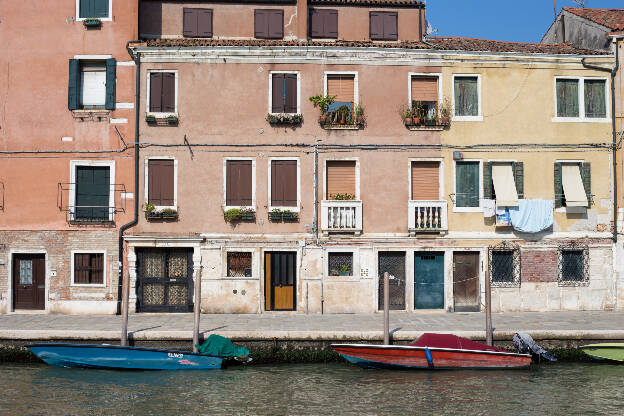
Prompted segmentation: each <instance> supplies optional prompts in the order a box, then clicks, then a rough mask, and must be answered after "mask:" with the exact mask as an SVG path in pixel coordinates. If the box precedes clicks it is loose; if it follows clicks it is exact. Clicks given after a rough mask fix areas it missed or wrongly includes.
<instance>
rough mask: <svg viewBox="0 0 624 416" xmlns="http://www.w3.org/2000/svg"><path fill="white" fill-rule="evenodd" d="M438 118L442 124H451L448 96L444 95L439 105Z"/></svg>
mask: <svg viewBox="0 0 624 416" xmlns="http://www.w3.org/2000/svg"><path fill="white" fill-rule="evenodd" d="M440 120H441V121H442V125H444V126H448V125H449V124H451V103H450V100H449V99H448V97H444V100H443V102H442V104H441V105H440Z"/></svg>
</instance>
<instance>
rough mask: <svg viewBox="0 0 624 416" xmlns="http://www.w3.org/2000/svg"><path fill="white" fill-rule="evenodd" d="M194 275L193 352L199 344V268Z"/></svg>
mask: <svg viewBox="0 0 624 416" xmlns="http://www.w3.org/2000/svg"><path fill="white" fill-rule="evenodd" d="M196 274H197V276H195V296H194V297H195V302H194V303H195V304H194V305H193V307H194V308H195V309H194V310H193V312H194V322H193V352H198V351H197V345H198V344H199V318H200V316H201V270H200V271H198V272H197V273H196Z"/></svg>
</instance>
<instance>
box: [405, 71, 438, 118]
mask: <svg viewBox="0 0 624 416" xmlns="http://www.w3.org/2000/svg"><path fill="white" fill-rule="evenodd" d="M411 88H412V109H416V108H418V107H420V108H422V111H423V114H421V115H420V116H421V117H423V118H424V117H429V118H434V117H436V116H437V115H438V114H437V110H438V77H428V76H419V75H415V76H413V77H412V85H411Z"/></svg>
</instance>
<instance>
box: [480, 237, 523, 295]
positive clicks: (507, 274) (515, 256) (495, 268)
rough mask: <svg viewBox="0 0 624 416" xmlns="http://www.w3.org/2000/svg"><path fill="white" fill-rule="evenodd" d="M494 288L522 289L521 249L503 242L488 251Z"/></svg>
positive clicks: (491, 280)
mask: <svg viewBox="0 0 624 416" xmlns="http://www.w3.org/2000/svg"><path fill="white" fill-rule="evenodd" d="M488 260H489V262H488V263H489V270H490V282H491V284H492V287H520V247H519V246H518V245H517V244H510V243H506V242H502V243H500V244H498V245H495V246H490V247H489V250H488Z"/></svg>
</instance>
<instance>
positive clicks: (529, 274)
mask: <svg viewBox="0 0 624 416" xmlns="http://www.w3.org/2000/svg"><path fill="white" fill-rule="evenodd" d="M521 256H522V257H521V264H520V271H521V280H522V281H523V282H556V281H557V250H554V249H553V250H522V255H521Z"/></svg>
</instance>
